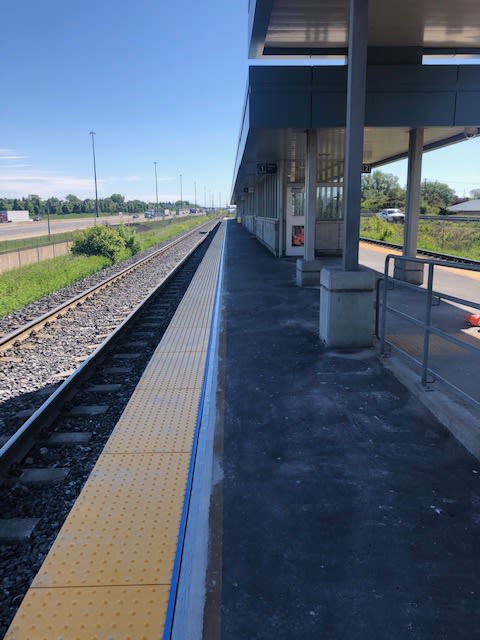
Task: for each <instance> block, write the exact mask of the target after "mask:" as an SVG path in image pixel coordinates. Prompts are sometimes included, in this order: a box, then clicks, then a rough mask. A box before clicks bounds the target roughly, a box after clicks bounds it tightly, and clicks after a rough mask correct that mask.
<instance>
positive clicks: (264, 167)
mask: <svg viewBox="0 0 480 640" xmlns="http://www.w3.org/2000/svg"><path fill="white" fill-rule="evenodd" d="M257 173H260V174H261V173H277V165H276V163H275V162H257Z"/></svg>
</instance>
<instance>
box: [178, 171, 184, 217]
mask: <svg viewBox="0 0 480 640" xmlns="http://www.w3.org/2000/svg"><path fill="white" fill-rule="evenodd" d="M182 203H183V192H182V174H180V211H179V212H178V213H179V215H180V214H181V213H182Z"/></svg>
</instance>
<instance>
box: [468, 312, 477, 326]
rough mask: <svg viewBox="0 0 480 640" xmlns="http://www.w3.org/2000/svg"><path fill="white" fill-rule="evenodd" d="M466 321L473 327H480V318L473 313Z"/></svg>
mask: <svg viewBox="0 0 480 640" xmlns="http://www.w3.org/2000/svg"><path fill="white" fill-rule="evenodd" d="M465 320H466V321H467V322H469V323H470V324H471V325H472V327H480V316H476V315H474V314H473V313H472V314H470V315H469V316H465Z"/></svg>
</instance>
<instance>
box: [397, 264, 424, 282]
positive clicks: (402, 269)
mask: <svg viewBox="0 0 480 640" xmlns="http://www.w3.org/2000/svg"><path fill="white" fill-rule="evenodd" d="M423 271H424V265H423V264H419V263H418V262H405V261H404V260H401V261H400V260H395V261H394V269H393V277H394V278H397V280H403V282H409V283H410V284H418V285H421V284H423Z"/></svg>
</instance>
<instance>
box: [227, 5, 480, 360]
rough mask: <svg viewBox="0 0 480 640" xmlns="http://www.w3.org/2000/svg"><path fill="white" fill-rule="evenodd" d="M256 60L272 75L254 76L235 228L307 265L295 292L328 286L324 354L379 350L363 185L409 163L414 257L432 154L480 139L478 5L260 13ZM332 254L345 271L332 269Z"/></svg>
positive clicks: (411, 267) (252, 71) (301, 267)
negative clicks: (363, 232) (328, 259)
mask: <svg viewBox="0 0 480 640" xmlns="http://www.w3.org/2000/svg"><path fill="white" fill-rule="evenodd" d="M249 57H250V58H251V59H256V60H263V61H274V62H275V64H273V63H272V64H270V65H269V64H267V65H264V64H262V65H259V64H257V65H252V66H250V68H249V75H248V83H247V92H246V97H245V102H244V105H243V111H242V120H241V127H240V135H239V142H238V148H237V155H236V162H235V171H234V179H233V189H232V203H234V204H236V206H237V218H238V220H239V221H240V222H241V223H242V224H243V225H244V226H245V227H246V228H247V229H248V230H249V231H251V232H252V233H253V234H254V235H255V236H256V237H257V238H258V240H259V241H260V242H261V243H263V244H264V245H265V246H266V247H267V248H268V249H269V250H270V251H271V252H272V253H273V254H274V255H276V256H296V257H297V271H296V274H297V275H296V277H297V284H298V285H300V286H308V285H317V286H318V285H319V284H320V290H321V296H320V319H319V333H320V337H321V339H322V340H323V342H324V343H325V344H326V345H327V346H331V347H362V346H369V345H370V344H371V340H372V334H373V305H372V291H373V287H374V282H373V276H372V274H371V273H370V272H368V271H365V270H363V269H361V268H360V267H359V263H358V243H359V228H360V199H361V176H362V172H370V171H372V169H374V168H376V167H380V166H382V165H384V164H387V163H389V162H392V161H395V160H398V159H402V158H408V179H407V206H406V224H405V237H404V249H403V252H404V255H405V256H407V257H408V256H415V253H416V245H417V235H418V216H419V200H420V184H421V169H422V156H423V153H425V152H426V151H430V150H433V149H438V148H441V147H444V146H446V145H450V144H453V143H459V142H461V141H464V140H465V139H466V138H472V137H475V136H477V135H478V134H479V132H480V66H477V65H476V64H472V62H474V61H475V59H476V58H478V59H479V61H480V3H478V2H475V1H474V0H458V1H455V2H454V1H453V0H438V1H437V2H430V1H429V0H418V1H416V2H414V3H412V2H404V1H400V0H350V1H348V0H331V1H330V2H325V1H318V0H304V1H302V2H298V1H296V0H250V2H249ZM300 60H301V61H302V64H300V63H299V62H298V61H300ZM305 61H307V64H305ZM309 61H310V63H309ZM279 62H281V64H278V63H279ZM447 63H448V64H447ZM467 63H468V64H467ZM332 255H337V256H342V266H341V268H334V269H332V268H326V267H325V266H324V265H323V264H322V257H324V256H332ZM405 265H406V266H405ZM395 276H396V277H398V278H400V279H403V280H405V281H407V282H411V283H414V284H421V283H422V281H423V268H422V266H421V265H420V266H419V265H418V264H414V263H408V262H406V263H405V262H402V264H401V265H400V263H399V264H398V265H397V266H396V270H395ZM343 317H348V318H349V322H348V324H345V325H342V322H341V321H340V322H339V318H340V319H341V318H343ZM352 318H356V320H355V324H354V325H353V326H352V321H351V319H352Z"/></svg>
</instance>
